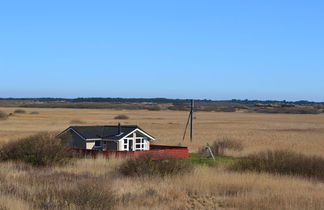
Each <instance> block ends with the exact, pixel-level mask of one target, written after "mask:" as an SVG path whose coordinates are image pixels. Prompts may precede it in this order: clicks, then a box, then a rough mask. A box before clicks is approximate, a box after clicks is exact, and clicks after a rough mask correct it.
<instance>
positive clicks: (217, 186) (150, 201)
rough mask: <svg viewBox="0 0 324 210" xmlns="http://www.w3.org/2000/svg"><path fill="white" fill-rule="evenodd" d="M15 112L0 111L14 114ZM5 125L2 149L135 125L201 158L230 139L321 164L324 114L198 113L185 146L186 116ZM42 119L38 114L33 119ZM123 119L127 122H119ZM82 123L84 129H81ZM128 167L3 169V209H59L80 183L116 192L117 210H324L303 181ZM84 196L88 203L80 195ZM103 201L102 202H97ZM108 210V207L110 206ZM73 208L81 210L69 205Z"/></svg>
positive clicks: (60, 114)
mask: <svg viewBox="0 0 324 210" xmlns="http://www.w3.org/2000/svg"><path fill="white" fill-rule="evenodd" d="M16 109H18V108H0V110H2V111H4V112H6V113H8V114H9V113H14V111H15V110H16ZM24 110H25V112H26V113H21V114H13V115H12V116H10V117H9V118H8V119H7V120H0V144H1V143H5V142H7V141H10V140H14V139H17V138H21V137H25V136H28V135H31V134H34V133H37V132H40V131H57V132H60V131H62V130H64V129H65V128H67V127H68V126H70V125H73V124H78V123H79V124H80V125H102V124H117V123H118V122H120V123H121V124H125V125H126V124H136V125H139V126H140V127H142V128H143V129H144V130H146V131H147V132H148V133H150V134H152V135H153V136H155V137H156V139H157V140H156V144H166V145H184V146H188V147H189V149H190V152H196V151H197V150H198V149H199V148H200V147H202V146H204V145H206V143H212V142H213V141H214V140H217V139H222V138H229V139H234V140H236V141H240V142H241V143H242V144H243V146H244V149H243V151H241V152H232V153H228V155H233V156H244V155H247V154H250V153H254V152H258V151H264V150H268V149H290V150H293V151H296V152H300V153H303V154H306V155H318V156H322V157H324V115H323V114H320V115H292V114H257V113H216V112H198V113H196V114H195V118H196V119H195V121H194V140H193V142H190V141H189V139H188V138H186V140H185V141H182V135H183V131H184V127H185V123H186V120H187V117H188V113H187V112H178V111H144V110H138V111H130V110H125V111H120V110H104V109H99V110H95V109H47V108H42V109H36V108H24ZM31 112H37V114H31ZM119 114H124V115H127V116H128V117H129V119H126V120H115V119H114V117H115V116H116V115H119ZM78 121H79V122H78ZM123 161H124V160H109V161H107V160H105V159H102V158H98V159H80V160H78V161H76V162H75V163H74V164H71V165H67V166H63V167H52V168H46V169H41V168H39V169H38V168H32V167H27V166H24V165H21V164H18V163H12V162H4V163H0V209H34V208H40V209H44V208H46V209H59V208H60V206H55V205H56V204H57V203H58V201H56V200H55V199H54V198H55V195H56V194H55V193H58V192H60V190H62V189H74V188H75V187H77V186H79V184H80V183H83V184H84V183H86V184H87V185H89V186H90V185H92V184H98V183H99V184H100V186H101V187H102V188H109V189H113V190H114V192H115V194H116V196H117V199H118V203H117V205H116V207H115V208H116V209H324V184H323V182H321V181H315V180H309V179H305V178H300V177H292V176H280V175H270V174H264V173H261V174H259V173H238V172H231V171H228V170H227V169H226V168H225V167H224V166H218V167H208V166H196V167H195V169H194V171H193V173H191V174H184V175H176V176H170V177H164V178H162V177H149V178H147V177H145V178H143V177H131V178H129V177H123V176H121V175H120V174H118V173H117V172H116V170H115V168H116V167H118V165H120V164H121V162H123ZM80 196H85V195H84V194H82V193H81V194H80ZM100 202H105V201H104V200H103V201H100ZM107 206H109V203H107ZM69 209H78V206H77V205H76V206H73V205H70V206H69Z"/></svg>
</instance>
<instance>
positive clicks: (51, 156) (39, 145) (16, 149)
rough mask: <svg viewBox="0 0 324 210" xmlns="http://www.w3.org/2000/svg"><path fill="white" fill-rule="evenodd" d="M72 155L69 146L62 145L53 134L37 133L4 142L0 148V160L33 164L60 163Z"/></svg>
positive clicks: (65, 161)
mask: <svg viewBox="0 0 324 210" xmlns="http://www.w3.org/2000/svg"><path fill="white" fill-rule="evenodd" d="M71 157H72V154H71V151H70V149H69V148H67V147H65V146H63V144H62V143H61V140H60V139H57V138H56V137H55V135H54V134H49V133H39V134H36V135H33V136H30V137H27V138H23V139H20V140H17V141H12V142H9V143H7V144H4V145H3V146H2V147H1V148H0V160H2V161H6V160H14V161H23V162H26V163H30V164H32V165H35V166H51V165H61V164H65V163H67V162H68V160H69V159H70V158H71Z"/></svg>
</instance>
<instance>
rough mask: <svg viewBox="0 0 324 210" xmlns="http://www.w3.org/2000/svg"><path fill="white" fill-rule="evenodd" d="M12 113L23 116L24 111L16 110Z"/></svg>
mask: <svg viewBox="0 0 324 210" xmlns="http://www.w3.org/2000/svg"><path fill="white" fill-rule="evenodd" d="M14 113H15V114H25V113H26V111H25V110H23V109H16V110H15V111H14Z"/></svg>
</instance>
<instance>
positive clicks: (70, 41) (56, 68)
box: [0, 0, 324, 101]
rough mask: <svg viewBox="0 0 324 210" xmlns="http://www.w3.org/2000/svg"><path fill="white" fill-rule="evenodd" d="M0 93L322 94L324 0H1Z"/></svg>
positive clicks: (223, 96)
mask: <svg viewBox="0 0 324 210" xmlns="http://www.w3.org/2000/svg"><path fill="white" fill-rule="evenodd" d="M0 97H168V98H201V99H204V98H207V99H216V100H217V99H233V98H236V99H276V100H301V99H305V100H313V101H324V1H313V0H304V1H298V0H269V1H260V0H255V1H250V0H244V1H243V0H236V1H235V0H210V1H208V0H201V1H198V0H195V1H191V0H183V1H182V0H153V1H152V0H147V1H141V0H137V1H134V0H129V1H123V0H114V1H109V0H105V1H104V0H103V1H97V0H91V1H82V0H75V1H74V0H48V1H47V0H46V1H44V0H39V1H35V0H28V1H26V0H21V1H16V0H10V1H1V3H0Z"/></svg>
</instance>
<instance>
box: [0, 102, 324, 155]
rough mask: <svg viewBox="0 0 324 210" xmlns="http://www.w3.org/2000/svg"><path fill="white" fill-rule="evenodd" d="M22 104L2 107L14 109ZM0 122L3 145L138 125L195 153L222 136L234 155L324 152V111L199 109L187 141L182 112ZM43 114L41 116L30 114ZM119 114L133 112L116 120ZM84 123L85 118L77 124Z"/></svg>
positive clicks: (77, 114)
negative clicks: (44, 134)
mask: <svg viewBox="0 0 324 210" xmlns="http://www.w3.org/2000/svg"><path fill="white" fill-rule="evenodd" d="M16 109H17V108H4V107H3V108H0V110H3V111H5V112H6V113H8V114H9V113H14V110H16ZM24 110H25V111H26V113H25V114H13V115H12V116H10V117H9V119H7V120H0V143H1V142H6V141H9V140H10V139H17V138H20V137H24V136H28V135H31V134H34V133H37V132H39V131H57V132H60V131H62V130H64V129H65V128H67V127H68V126H70V125H75V124H80V125H102V124H107V125H109V124H117V123H118V122H120V123H121V124H125V125H126V124H136V125H139V126H140V127H142V128H143V129H144V130H146V131H147V132H149V133H150V134H152V135H153V136H155V137H156V139H157V141H156V144H170V145H180V144H181V145H185V146H188V147H189V149H190V152H196V151H197V150H198V148H199V147H201V146H204V145H205V144H206V143H208V142H209V143H211V142H213V141H214V140H217V139H220V138H230V139H235V140H238V141H241V142H242V143H243V145H244V150H243V151H242V152H241V153H235V155H245V154H247V153H251V152H255V151H261V150H266V149H272V148H283V149H292V150H294V151H297V152H302V153H305V154H316V155H320V156H324V153H323V151H324V115H322V114H317V115H294V114H260V113H237V112H235V113H224V112H197V113H195V117H196V120H195V121H194V140H193V142H190V141H189V139H188V138H186V140H185V141H182V135H183V131H184V127H185V123H186V120H187V117H188V113H187V112H183V111H147V110H136V111H135V110H107V109H61V108H58V109H51V108H41V109H40V108H24ZM31 112H38V114H30V113H31ZM119 114H125V115H127V116H129V119H126V120H115V119H114V117H115V116H116V115H119ZM78 121H80V122H78Z"/></svg>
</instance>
